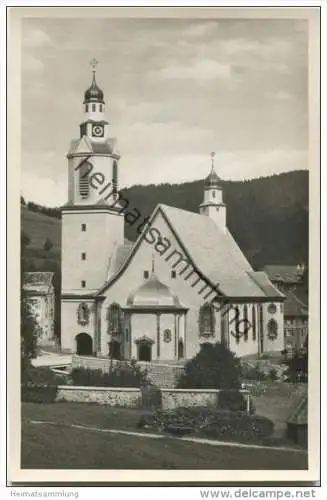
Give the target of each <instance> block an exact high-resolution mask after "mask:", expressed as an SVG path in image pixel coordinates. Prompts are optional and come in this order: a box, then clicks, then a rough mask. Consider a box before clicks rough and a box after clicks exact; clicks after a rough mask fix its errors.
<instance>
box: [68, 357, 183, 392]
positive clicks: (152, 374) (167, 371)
mask: <svg viewBox="0 0 327 500" xmlns="http://www.w3.org/2000/svg"><path fill="white" fill-rule="evenodd" d="M124 363H125V364H126V361H116V360H110V359H109V358H96V357H92V356H77V355H74V356H73V357H72V368H79V367H83V368H89V369H91V370H102V371H103V372H108V371H109V369H110V366H111V364H112V366H113V367H115V366H117V365H122V364H124ZM136 366H139V367H140V368H141V369H142V370H146V371H147V378H148V380H149V381H150V382H151V383H152V384H154V385H156V386H157V387H160V388H167V389H172V388H174V387H176V384H177V381H178V379H179V377H180V375H181V374H182V373H183V371H184V366H183V364H173V363H161V362H159V361H157V362H149V363H147V362H141V361H138V362H137V363H136Z"/></svg>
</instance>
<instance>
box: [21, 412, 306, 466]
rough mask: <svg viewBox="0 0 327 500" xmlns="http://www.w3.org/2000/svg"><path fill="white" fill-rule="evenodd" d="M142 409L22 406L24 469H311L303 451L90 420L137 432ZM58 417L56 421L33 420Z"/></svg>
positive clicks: (125, 427) (116, 425) (133, 428)
mask: <svg viewBox="0 0 327 500" xmlns="http://www.w3.org/2000/svg"><path fill="white" fill-rule="evenodd" d="M142 413H143V412H141V410H129V409H114V408H105V407H101V406H91V405H86V404H85V405H84V404H69V403H66V404H65V403H62V404H60V403H57V404H53V405H44V404H43V405H42V404H32V403H25V404H23V405H22V453H21V462H22V467H23V468H58V469H60V468H61V469H62V468H65V469H67V468H72V469H76V468H85V469H225V470H228V469H241V470H242V469H252V470H260V469H261V470H265V469H266V470H269V469H270V470H285V469H306V468H307V454H306V453H305V452H303V451H284V450H275V449H271V450H268V449H256V448H239V447H234V446H233V447H231V446H210V445H207V444H198V443H191V442H186V441H182V440H180V439H178V438H168V437H167V438H163V439H153V438H150V437H138V436H125V435H112V434H109V433H104V432H98V431H95V430H90V429H77V428H72V427H70V425H71V424H73V425H85V426H92V427H101V428H107V429H109V428H110V429H127V430H128V429H129V430H133V431H136V430H137V428H136V425H137V422H138V420H139V418H140V415H141V414H142ZM33 420H34V421H36V420H37V421H44V422H53V423H55V425H49V424H46V423H44V424H35V423H32V422H31V421H33Z"/></svg>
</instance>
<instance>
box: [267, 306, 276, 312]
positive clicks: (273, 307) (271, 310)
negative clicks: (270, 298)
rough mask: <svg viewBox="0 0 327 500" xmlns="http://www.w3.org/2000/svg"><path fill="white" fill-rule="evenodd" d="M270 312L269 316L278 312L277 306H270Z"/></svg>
mask: <svg viewBox="0 0 327 500" xmlns="http://www.w3.org/2000/svg"><path fill="white" fill-rule="evenodd" d="M268 312H269V314H275V313H276V312H277V307H276V304H269V306H268Z"/></svg>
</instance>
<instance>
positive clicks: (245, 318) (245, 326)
mask: <svg viewBox="0 0 327 500" xmlns="http://www.w3.org/2000/svg"><path fill="white" fill-rule="evenodd" d="M243 333H244V340H245V342H246V341H247V340H248V333H249V321H248V306H247V304H244V306H243Z"/></svg>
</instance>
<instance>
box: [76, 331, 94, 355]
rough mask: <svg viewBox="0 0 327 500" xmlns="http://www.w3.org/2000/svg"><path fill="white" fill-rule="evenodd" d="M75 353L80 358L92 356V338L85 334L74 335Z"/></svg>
mask: <svg viewBox="0 0 327 500" xmlns="http://www.w3.org/2000/svg"><path fill="white" fill-rule="evenodd" d="M76 353H77V354H79V355H80V356H83V355H84V356H92V354H93V345H92V337H91V336H90V335H88V334H87V333H79V334H78V335H76Z"/></svg>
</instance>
